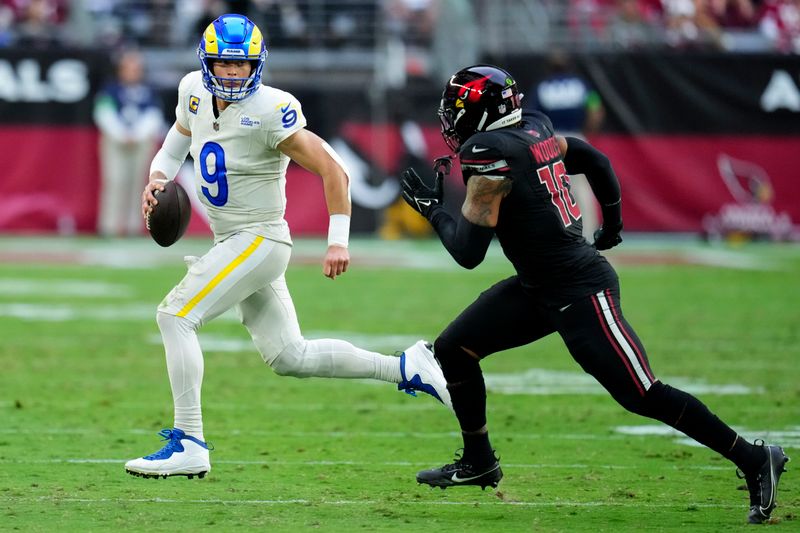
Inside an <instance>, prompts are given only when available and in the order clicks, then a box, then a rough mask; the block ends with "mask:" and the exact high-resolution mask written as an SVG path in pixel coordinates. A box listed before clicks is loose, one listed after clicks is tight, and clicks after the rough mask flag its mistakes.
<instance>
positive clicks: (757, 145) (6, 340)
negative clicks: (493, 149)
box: [0, 0, 800, 533]
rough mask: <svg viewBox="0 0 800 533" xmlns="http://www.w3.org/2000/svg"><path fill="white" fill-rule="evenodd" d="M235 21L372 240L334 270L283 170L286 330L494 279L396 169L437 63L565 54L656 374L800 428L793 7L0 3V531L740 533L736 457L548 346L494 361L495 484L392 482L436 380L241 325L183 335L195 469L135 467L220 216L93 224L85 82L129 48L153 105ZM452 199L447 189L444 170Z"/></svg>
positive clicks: (301, 1)
mask: <svg viewBox="0 0 800 533" xmlns="http://www.w3.org/2000/svg"><path fill="white" fill-rule="evenodd" d="M224 12H239V13H246V14H247V15H248V16H250V17H251V18H252V19H253V20H254V21H255V22H256V23H257V24H259V25H260V27H261V28H262V29H263V30H264V31H265V32H266V36H267V43H268V48H269V51H270V54H269V57H268V59H267V68H266V73H265V77H264V79H265V83H267V84H269V85H274V86H276V87H279V88H282V89H285V90H288V91H290V92H292V93H294V94H295V95H296V96H297V97H298V98H299V99H300V101H301V103H302V104H303V106H304V110H305V113H306V115H307V118H308V122H309V128H310V129H312V130H313V131H315V132H317V133H319V134H320V135H321V136H323V137H324V138H326V139H327V140H328V141H329V142H330V143H331V144H332V145H333V146H334V147H335V148H336V150H337V151H338V152H339V153H340V154H341V155H342V156H343V157H345V158H346V160H347V163H348V166H349V167H350V171H351V174H352V176H351V177H352V198H353V203H354V216H353V229H354V233H355V234H356V235H357V236H360V237H363V238H356V239H354V240H353V243H352V246H351V251H352V254H353V259H354V261H353V267H354V268H353V269H352V271H351V272H349V273H348V274H347V276H344V277H342V278H341V279H340V280H337V281H336V283H334V284H331V283H329V280H326V279H325V278H323V277H322V276H321V275H320V273H319V261H320V257H321V254H322V251H323V249H324V241H323V240H322V239H321V237H323V235H324V234H325V232H326V227H327V213H326V209H325V206H324V200H323V194H322V187H321V184H320V182H319V180H318V179H317V178H316V177H314V176H311V175H309V174H307V173H306V172H304V171H303V170H302V169H300V168H298V167H296V166H294V165H293V166H291V167H290V169H289V176H288V180H287V188H288V190H287V196H288V211H287V219H288V221H289V223H290V226H291V229H292V233H293V236H294V237H295V239H296V244H295V249H294V253H293V262H294V265H293V266H292V267H290V269H289V273H288V277H289V282H290V286H291V287H292V293H293V297H294V300H295V303H296V305H297V307H298V311H299V316H300V318H301V324H302V327H303V329H304V332H305V334H306V335H308V336H309V337H312V338H313V337H324V336H335V337H340V338H346V339H348V340H351V341H353V342H356V343H358V344H360V345H363V346H364V347H367V348H371V349H376V350H381V351H385V353H391V352H392V351H394V350H397V349H402V347H404V346H407V345H408V344H410V343H411V342H413V341H414V340H415V339H417V338H420V337H427V338H433V337H434V336H435V335H436V334H437V333H438V332H439V331H441V329H442V328H443V327H444V326H446V324H447V323H448V321H449V320H450V319H451V318H452V317H453V316H455V314H456V313H458V312H459V311H460V309H462V308H463V306H465V305H467V304H468V303H469V302H470V301H471V300H472V299H473V298H474V296H475V294H477V292H478V291H479V290H482V289H483V288H484V287H487V286H489V285H490V284H491V283H493V282H495V281H496V280H497V279H500V278H501V277H504V276H506V275H509V274H510V267H509V265H508V263H507V261H505V260H504V258H503V257H502V254H501V251H500V250H499V247H493V248H492V249H490V252H489V254H488V257H487V260H486V261H485V262H484V264H482V265H481V266H480V268H478V269H476V270H475V271H473V272H469V273H467V272H465V271H463V270H461V269H459V268H458V267H457V266H456V265H455V264H454V263H453V262H452V261H451V260H450V258H449V257H448V256H447V254H446V252H445V251H444V250H443V249H442V247H441V246H440V245H439V243H438V242H437V241H436V240H434V239H433V238H431V235H430V233H427V232H426V228H427V224H426V223H424V221H423V220H421V219H420V218H419V217H416V215H414V214H413V213H411V212H409V211H408V210H405V209H404V206H403V204H402V202H400V203H398V191H399V185H398V176H399V174H400V172H401V171H402V170H403V169H404V168H405V167H406V166H408V165H414V166H415V167H416V168H417V169H418V170H419V171H420V172H421V173H423V172H424V171H425V170H428V167H429V165H430V162H431V160H432V159H433V158H434V157H437V156H440V155H442V154H444V153H445V152H446V147H445V145H444V142H443V141H442V139H441V137H440V135H439V125H438V122H437V118H436V108H437V106H438V99H439V96H440V93H441V89H442V87H443V85H444V83H445V81H446V79H447V76H448V75H449V74H451V73H452V72H453V71H455V70H457V69H459V68H462V67H464V66H466V65H468V64H471V63H475V62H492V63H496V64H499V65H501V66H503V67H506V68H507V69H509V70H510V71H511V72H512V73H513V74H514V75H515V76H516V78H517V81H518V82H519V84H520V86H521V90H522V91H523V92H525V93H528V98H526V101H528V102H532V101H534V99H535V98H534V96H536V90H535V84H536V83H537V82H538V81H539V80H540V79H542V78H543V76H545V75H546V74H547V72H548V62H549V61H550V59H551V58H552V56H553V54H554V52H555V51H559V52H561V53H562V54H567V55H568V56H569V57H570V58H571V62H572V66H573V68H574V71H575V72H576V73H577V74H579V75H580V76H582V77H583V78H584V79H585V80H586V81H587V82H588V84H589V85H591V87H592V88H593V89H594V90H595V91H596V93H597V95H598V96H599V101H600V102H602V105H603V108H604V110H605V117H604V120H603V122H602V124H601V125H600V127H598V128H595V129H592V130H590V131H587V132H586V135H587V137H588V138H589V140H590V141H592V142H593V143H595V144H596V145H597V146H598V147H599V148H600V149H602V150H603V151H605V152H606V153H607V154H608V155H609V156H610V158H611V160H612V162H613V163H614V166H615V168H616V171H617V173H618V175H619V177H620V180H621V182H622V186H623V198H624V202H623V216H624V220H625V239H626V242H625V243H623V246H620V247H618V248H616V249H614V250H612V251H611V252H610V253H609V254H608V256H609V258H610V260H611V261H612V262H613V263H614V264H615V266H617V267H619V272H620V277H621V279H622V287H623V292H624V295H625V306H626V314H627V315H628V316H629V317H630V318H631V320H632V321H633V323H634V324H635V325H636V328H637V331H638V332H639V334H640V336H642V338H643V339H646V341H645V342H646V344H647V346H648V350H649V351H650V353H651V355H652V357H653V364H654V368H656V369H657V371H658V372H659V374H660V375H662V376H663V377H664V378H665V380H666V381H670V382H672V383H674V384H679V385H680V386H682V387H683V388H686V389H687V390H690V391H691V392H694V393H697V394H699V395H701V397H702V399H704V400H705V401H707V402H708V404H709V406H710V407H711V408H712V409H713V410H715V411H717V412H719V413H720V415H721V416H722V417H723V418H725V419H726V420H729V421H730V423H731V424H733V425H734V426H736V427H737V429H739V430H741V432H742V434H743V435H746V436H747V438H748V439H752V438H755V437H761V438H765V439H767V440H768V441H772V442H776V443H779V444H782V445H784V446H785V447H787V452H788V453H789V454H790V455H795V456H796V455H797V450H798V449H800V427H799V426H798V409H797V406H798V403H799V402H798V400H800V389H798V382H800V376H798V366H797V360H798V355H800V341H799V340H798V328H797V325H798V323H800V314H799V313H800V312H799V311H798V307H797V305H796V302H797V299H798V296H800V286H799V285H798V280H800V275H799V274H798V273H800V246H798V245H797V242H798V241H800V201H799V200H800V172H799V171H798V169H800V149H798V148H800V0H728V1H724V0H330V1H328V0H326V1H323V0H249V1H247V0H244V1H228V2H226V1H222V0H212V1H208V0H205V1H200V0H198V1H193V0H183V1H170V0H150V1H140V0H74V1H67V0H0V146H1V147H2V148H1V149H0V151H1V152H2V156H3V157H2V160H3V167H2V171H1V172H0V197H2V199H3V204H2V209H0V339H2V341H0V530H5V529H20V530H30V531H50V530H52V528H53V526H54V524H58V527H60V528H61V529H63V530H65V531H73V530H75V531H92V530H104V529H108V528H109V527H116V528H117V529H120V530H126V531H128V530H145V529H146V530H148V531H156V530H165V529H168V528H169V529H174V528H175V524H176V523H177V524H180V525H181V526H182V527H184V528H187V527H204V528H206V529H208V528H209V527H210V528H214V527H215V526H216V529H220V530H228V529H232V528H233V527H234V526H244V527H246V528H249V529H272V530H292V531H296V530H297V528H298V526H299V527H303V526H305V528H306V529H312V528H313V529H316V530H329V531H354V530H359V529H360V530H364V531H389V530H391V531H397V530H398V528H400V530H411V529H423V528H424V529H426V530H427V529H433V530H436V531H464V527H465V525H466V524H470V526H471V529H474V530H475V531H531V530H536V531H591V532H593V533H595V532H599V531H614V532H617V531H636V532H638V531H643V530H656V529H657V530H660V531H673V530H674V531H693V532H694V531H698V532H715V531H720V530H723V529H724V530H726V531H736V530H739V529H741V530H744V528H745V527H746V526H745V525H744V523H743V522H744V519H745V511H746V506H745V501H746V487H744V485H743V482H737V480H736V479H735V478H734V476H733V471H732V468H731V467H730V466H729V465H728V464H727V462H725V461H723V460H722V459H720V458H717V457H715V456H714V455H713V454H712V453H710V452H708V451H707V450H702V449H699V448H694V447H690V446H688V445H686V444H688V443H687V442H686V439H681V436H680V435H675V434H672V433H670V432H665V430H664V427H662V426H660V425H654V424H649V423H648V421H646V420H642V419H639V418H636V417H634V416H632V415H630V414H629V413H626V412H624V411H623V410H622V409H620V408H619V406H618V405H617V404H615V403H614V402H613V400H611V399H610V398H609V397H607V395H605V394H603V391H602V390H600V388H599V387H597V386H596V384H594V383H593V382H591V380H590V379H588V378H587V376H585V375H584V374H582V373H581V372H580V369H579V368H578V367H577V366H576V365H575V364H574V362H573V361H572V360H571V359H570V358H569V357H568V355H567V354H566V352H565V350H564V348H563V346H562V345H561V342H560V339H557V338H548V339H545V340H543V341H542V342H540V343H536V345H535V346H527V347H523V348H519V349H516V350H511V351H509V352H507V353H504V354H503V356H502V357H496V358H490V359H489V360H487V361H485V363H484V371H485V372H486V375H487V385H488V388H489V391H490V401H489V417H490V419H491V424H492V427H493V428H494V429H493V431H495V430H496V445H497V446H498V448H499V450H500V451H501V453H502V454H503V458H504V459H503V460H504V464H503V468H504V470H506V479H505V480H504V481H503V484H502V485H501V486H500V489H501V490H499V491H497V492H492V491H488V492H486V493H481V492H479V491H475V492H471V491H463V492H459V491H444V492H442V491H435V492H433V491H429V490H423V488H421V487H417V486H416V485H415V484H414V483H413V475H414V473H415V472H416V471H417V470H418V469H420V468H423V467H430V466H433V465H435V464H441V461H442V460H444V459H445V458H446V457H447V455H446V454H449V453H450V452H451V451H452V446H453V445H456V444H457V442H458V438H457V433H456V431H457V427H456V426H455V421H454V419H453V417H452V416H451V415H450V413H446V412H444V410H443V409H440V408H439V406H438V405H435V402H432V401H430V402H426V401H425V400H428V398H418V399H417V400H414V401H412V400H411V399H409V398H408V397H406V395H402V394H400V393H397V392H396V391H393V390H390V389H391V388H386V387H380V386H364V383H362V382H360V381H359V382H355V383H354V382H352V381H347V380H324V379H319V380H307V381H299V380H292V379H288V378H281V377H278V376H275V375H273V374H272V373H271V372H269V370H268V369H265V368H264V367H263V364H262V362H261V360H260V358H259V357H257V356H256V354H255V352H254V350H253V347H252V343H251V342H250V340H249V338H248V337H247V334H246V332H245V331H244V330H243V329H242V328H241V326H240V324H238V323H237V321H236V319H235V317H232V316H226V317H221V319H220V320H217V321H214V322H213V323H211V324H209V325H207V326H206V327H204V329H203V331H202V334H201V339H202V342H203V346H204V349H205V355H206V364H207V374H206V381H205V387H204V398H205V399H206V400H207V401H206V405H205V406H204V413H205V417H206V423H207V432H206V433H207V435H208V436H209V438H210V440H212V442H214V443H215V445H216V446H217V449H216V451H215V455H214V459H213V461H214V462H215V463H214V464H215V466H214V469H215V470H214V471H213V472H212V475H211V476H209V478H208V479H205V480H203V481H202V482H198V483H189V482H179V483H172V481H176V480H171V481H167V482H164V483H158V482H152V483H150V482H148V481H147V480H140V479H135V478H131V477H130V476H125V475H124V474H123V471H122V465H123V463H124V461H125V460H126V459H129V458H131V457H134V456H136V455H138V454H140V453H142V452H143V451H149V449H150V447H151V446H153V445H154V440H153V436H154V434H155V433H156V432H157V431H158V430H159V429H161V428H162V427H166V426H167V425H169V424H171V421H172V404H171V401H170V393H169V383H168V380H167V379H166V375H165V372H164V361H163V356H162V348H161V346H160V339H159V336H158V329H157V326H156V324H155V320H154V315H155V307H156V305H157V303H158V301H159V299H160V298H161V297H163V295H164V294H166V292H167V291H168V290H169V289H170V288H171V287H172V286H173V285H174V284H175V283H176V282H177V280H179V279H180V277H181V276H182V275H183V274H184V272H185V269H184V265H183V263H182V261H181V258H182V257H183V256H184V255H197V254H202V253H204V252H205V250H207V248H208V246H209V244H210V239H209V237H210V232H209V230H208V228H207V226H206V225H205V223H204V219H203V213H202V210H200V209H199V208H198V209H197V210H196V211H195V213H194V216H193V218H192V225H191V227H190V230H189V232H190V235H189V236H187V237H186V238H184V239H183V240H182V241H181V242H179V243H177V244H176V245H175V246H173V247H171V248H169V249H166V250H164V249H161V248H159V247H158V246H157V245H155V244H154V243H153V242H152V241H150V239H149V238H148V237H147V236H146V232H145V230H144V227H143V225H142V227H141V228H140V230H139V232H138V234H137V236H136V237H134V238H115V239H108V238H103V237H100V236H99V233H98V219H99V217H98V203H99V194H100V191H101V188H102V180H101V174H100V168H101V165H100V156H99V149H100V141H101V136H100V133H99V132H98V129H97V126H96V125H95V123H94V121H93V111H94V107H95V101H96V96H97V95H98V93H99V91H100V89H101V87H102V86H103V84H104V83H105V82H106V81H108V80H109V79H110V78H112V76H113V74H114V64H115V61H116V60H117V58H118V57H119V55H120V53H121V51H122V50H125V49H131V48H134V49H137V50H139V51H140V52H141V54H142V55H143V57H144V59H145V67H146V76H147V81H148V82H149V83H150V84H151V85H152V86H153V87H154V88H155V89H156V91H157V94H158V100H159V103H160V104H161V106H162V108H163V110H164V116H165V120H166V123H171V122H172V121H173V120H174V108H175V104H176V99H177V94H176V93H177V83H178V81H179V80H180V78H181V77H182V76H183V75H184V74H185V73H187V72H188V71H190V70H195V69H196V68H197V66H198V65H197V58H196V55H195V49H196V43H197V40H198V38H199V35H200V32H201V31H202V29H203V28H204V27H205V26H206V25H207V24H208V22H209V21H210V20H212V19H213V18H216V17H217V16H218V15H219V14H221V13H224ZM551 96H552V95H551ZM561 96H563V95H562V94H561V93H558V92H557V93H556V95H555V97H556V100H558V99H559V98H560V97H561ZM567 96H569V95H567ZM162 134H163V132H162ZM156 144H157V143H154V146H153V150H155V148H156V146H155V145H156ZM145 179H146V177H145V176H144V175H143V176H141V180H142V184H143V183H144V181H145ZM181 179H185V180H187V179H188V180H191V166H190V165H186V166H185V167H184V169H183V170H182V172H181ZM447 195H448V196H447V202H448V206H449V207H450V208H454V209H457V208H458V206H459V205H460V199H461V196H462V195H463V185H462V184H461V179H460V176H458V175H454V176H451V179H450V182H449V183H448V188H447ZM130 201H131V202H132V203H133V204H135V205H138V203H139V197H138V195H136V196H135V197H132V198H130ZM746 241H769V243H764V242H757V243H753V244H744V243H745V242H746ZM676 295H679V297H677V298H676ZM345 299H346V300H345ZM342 301H347V305H339V306H336V307H335V309H334V306H335V305H336V304H337V303H338V302H342ZM343 399H344V400H343ZM387 413H388V414H389V416H387ZM676 444H677V445H676ZM796 460H797V458H796V457H795V461H796ZM792 464H794V463H792ZM790 467H791V465H790ZM737 483H738V487H737ZM797 487H798V484H797V476H796V472H790V473H789V474H787V475H786V476H785V478H784V479H783V480H782V481H781V495H780V498H779V499H780V505H781V507H780V508H779V509H778V511H777V512H776V513H774V515H773V516H775V518H776V521H777V522H781V524H780V525H779V527H783V530H786V531H789V530H796V529H797V527H796V524H797V509H798V508H800V498H799V497H798V491H797ZM737 488H738V489H739V490H736V489H737ZM792 523H794V524H795V526H792V525H791V524H792ZM737 528H739V529H737Z"/></svg>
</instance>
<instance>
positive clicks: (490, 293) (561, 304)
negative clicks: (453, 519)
mask: <svg viewBox="0 0 800 533" xmlns="http://www.w3.org/2000/svg"><path fill="white" fill-rule="evenodd" d="M521 98H522V95H521V94H520V93H519V92H518V90H517V85H516V83H515V81H514V79H513V78H512V77H511V75H510V74H509V73H507V72H506V71H504V70H502V69H500V68H497V67H494V66H491V65H476V66H473V67H469V68H466V69H463V70H461V71H459V72H457V73H456V74H454V75H453V76H452V77H451V78H450V80H449V81H448V82H447V86H446V87H445V90H444V93H443V95H442V100H441V104H440V107H439V118H440V120H441V123H442V135H443V136H444V138H445V141H447V144H448V146H449V147H450V148H451V149H452V150H453V152H456V153H457V154H458V158H459V160H460V164H461V171H462V174H463V176H464V181H465V183H466V187H467V193H466V199H465V201H464V205H463V206H462V208H461V214H460V215H458V216H457V217H456V218H455V219H454V218H453V217H451V216H450V215H449V214H448V213H447V212H446V211H445V210H444V209H443V207H442V186H443V178H444V176H445V175H446V174H447V173H448V171H449V164H450V159H449V158H441V159H438V160H437V161H436V163H435V165H436V170H437V178H436V181H435V183H434V185H433V187H429V186H428V185H426V184H425V183H424V182H423V181H422V180H421V179H420V178H419V176H418V175H417V173H416V172H415V171H414V170H413V169H408V170H407V171H405V172H404V173H403V178H402V186H403V197H404V198H405V200H406V201H407V202H408V203H409V204H410V205H411V206H412V207H413V208H414V209H416V210H417V211H419V212H420V213H421V214H422V215H423V216H425V218H427V219H428V220H429V221H430V223H431V225H432V226H433V228H434V229H435V230H436V232H437V234H438V235H439V237H440V239H441V241H442V244H444V246H445V248H446V249H447V251H448V252H450V254H451V255H452V256H453V258H454V259H455V260H456V261H457V262H458V263H459V264H460V265H461V266H463V267H465V268H470V269H471V268H475V267H476V266H477V265H478V264H480V263H481V261H483V258H484V256H485V254H486V250H487V248H488V247H489V243H490V241H491V240H492V237H493V236H495V235H496V236H497V239H498V241H499V242H500V245H501V247H502V249H503V252H504V253H505V255H506V257H507V258H508V259H509V260H510V261H511V263H512V264H513V265H514V268H515V270H516V275H514V276H512V277H510V278H508V279H505V280H503V281H500V282H499V283H497V284H496V285H494V286H493V287H491V288H489V289H488V290H486V291H485V292H483V293H482V294H481V295H480V296H479V297H478V299H477V300H475V302H474V303H472V304H471V305H470V306H469V307H467V308H466V309H465V310H464V311H463V312H462V313H461V314H460V315H459V316H458V317H457V318H456V319H455V320H454V321H453V322H452V323H451V324H450V325H449V326H448V327H447V328H446V329H445V330H444V332H442V334H441V335H440V336H439V338H438V339H436V342H435V345H434V351H435V354H436V358H437V359H438V360H439V362H440V364H441V366H442V370H443V371H444V376H445V378H446V379H447V388H448V390H449V391H450V395H451V397H452V401H453V408H454V410H455V413H456V417H457V418H458V422H459V424H460V426H461V431H462V436H463V440H464V448H463V454H462V455H461V456H460V457H457V458H456V461H455V462H454V463H452V464H447V465H445V466H443V467H441V468H435V469H432V470H424V471H422V472H420V473H419V474H417V481H418V482H420V483H427V484H429V485H431V486H438V487H443V488H444V487H451V486H458V485H479V486H481V487H483V488H485V487H486V486H492V487H496V486H497V483H498V482H499V481H500V479H501V478H502V476H503V474H502V471H501V469H500V464H499V462H498V460H497V458H496V456H495V454H494V450H493V448H492V445H491V444H490V441H489V433H488V430H487V427H486V387H485V385H484V380H483V374H482V373H481V367H480V361H481V359H483V358H484V357H486V356H488V355H491V354H493V353H495V352H499V351H502V350H506V349H509V348H513V347H516V346H522V345H524V344H528V343H531V342H533V341H536V340H538V339H541V338H543V337H545V336H546V335H549V334H551V333H554V332H558V334H559V335H561V338H562V339H563V340H564V343H565V344H566V346H567V349H568V350H569V352H570V354H571V355H572V357H573V358H574V359H575V361H577V362H578V364H579V365H581V367H582V368H583V369H584V371H586V372H588V373H589V374H591V375H592V376H594V377H595V379H597V381H599V382H600V384H602V385H603V387H605V389H606V390H607V391H608V392H609V393H610V394H611V396H612V397H613V398H614V399H615V400H617V402H619V403H620V404H621V405H622V406H623V407H624V408H626V409H627V410H629V411H631V412H634V413H637V414H640V415H642V416H646V417H650V418H654V419H656V420H660V421H662V422H664V423H665V424H668V425H669V426H672V427H673V428H675V429H677V430H680V431H682V432H683V433H685V434H687V435H688V436H690V437H692V438H693V439H695V440H696V441H698V442H700V443H701V444H704V445H705V446H708V447H709V448H711V449H712V450H714V451H716V452H717V453H719V454H721V455H722V456H724V457H726V458H728V459H730V460H731V461H732V462H733V463H734V464H735V465H736V466H737V467H738V469H739V470H741V472H742V473H743V475H744V477H745V479H746V481H747V487H748V489H749V492H750V512H749V515H748V519H749V521H750V522H753V523H759V522H763V521H764V520H766V519H768V518H769V516H770V513H771V512H772V509H773V508H774V507H775V498H776V489H777V485H778V480H779V478H780V476H781V474H782V472H783V471H784V464H785V463H786V462H787V461H788V457H786V455H785V454H784V452H783V449H781V448H780V447H779V446H773V445H765V444H764V442H763V441H760V440H758V441H756V443H754V444H750V443H748V442H746V441H745V440H744V439H742V438H740V437H739V436H738V435H737V434H736V432H735V431H734V430H733V429H731V428H730V427H729V426H728V425H726V424H725V423H724V422H722V421H721V420H720V419H719V418H717V417H716V416H715V415H714V414H713V413H711V412H710V411H709V410H708V408H707V407H706V406H705V405H704V404H703V403H702V402H700V401H699V400H698V399H697V398H695V397H694V396H692V395H690V394H687V393H685V392H683V391H681V390H678V389H675V388H673V387H670V386H669V385H667V384H665V383H662V382H661V381H659V380H658V378H656V377H655V375H654V373H653V371H652V369H651V368H650V364H649V362H648V359H647V354H646V352H645V349H644V346H643V345H642V343H641V341H640V340H639V338H638V337H637V335H636V333H635V332H634V330H633V328H632V327H631V326H630V324H629V323H628V322H627V320H626V319H625V316H624V315H623V313H622V307H621V304H620V292H619V281H618V279H617V274H616V272H615V271H614V269H613V268H612V267H611V265H609V263H608V262H607V261H606V259H605V258H604V257H603V256H602V255H601V254H600V253H598V250H606V249H609V248H612V247H614V246H616V245H617V244H619V243H620V242H622V238H621V236H620V232H621V230H622V215H621V209H620V201H621V197H620V186H619V182H618V180H617V177H616V175H615V174H614V171H613V169H612V167H611V164H610V163H609V160H608V158H606V157H605V156H604V155H603V154H602V153H600V152H599V151H598V150H596V149H595V148H593V147H592V146H591V145H589V144H588V143H586V142H584V141H581V140H579V139H575V138H564V137H559V136H556V135H555V134H554V132H553V126H552V124H551V123H550V120H549V119H548V118H547V116H545V115H543V114H541V113H538V112H535V111H533V112H527V111H526V112H525V113H523V111H522V108H521V105H520V100H521ZM578 173H582V174H585V175H586V177H587V179H588V180H589V183H590V184H591V187H592V191H593V192H594V194H595V196H596V197H597V200H598V201H599V203H600V206H601V211H602V215H603V222H602V227H601V228H600V229H598V230H597V232H596V233H595V235H594V243H593V244H589V243H588V242H587V241H586V240H585V239H584V238H583V237H582V236H581V213H580V210H579V209H578V206H577V204H576V203H575V201H574V199H573V198H572V196H571V195H570V190H569V177H568V175H569V174H578Z"/></svg>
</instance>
